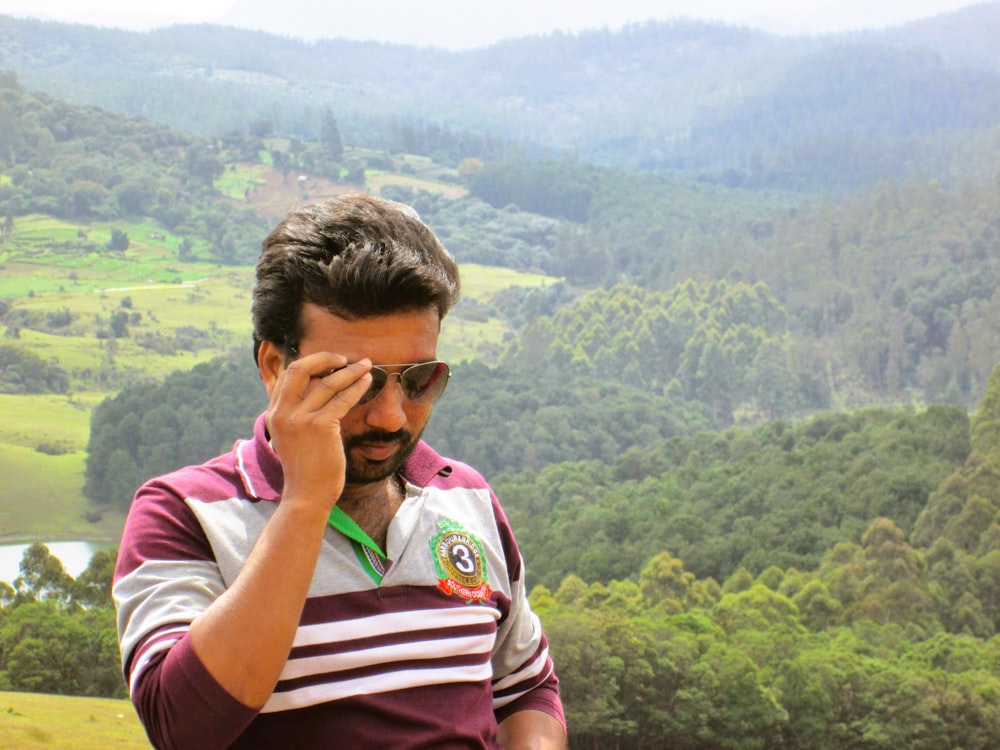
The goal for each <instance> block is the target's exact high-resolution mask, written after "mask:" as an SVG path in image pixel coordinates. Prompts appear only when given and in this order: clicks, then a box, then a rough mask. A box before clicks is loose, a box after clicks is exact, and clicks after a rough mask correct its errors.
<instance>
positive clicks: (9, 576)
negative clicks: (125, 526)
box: [0, 542, 114, 585]
mask: <svg viewBox="0 0 1000 750" xmlns="http://www.w3.org/2000/svg"><path fill="white" fill-rule="evenodd" d="M44 544H45V546H46V547H48V548H49V552H51V553H52V555H53V556H54V557H58V558H59V560H60V561H62V564H63V567H64V568H66V572H67V573H69V574H70V575H71V576H73V577H74V578H76V577H77V576H78V575H80V574H81V573H82V572H83V571H85V570H86V569H87V565H89V564H90V558H92V557H93V556H94V553H95V552H97V551H98V550H102V549H108V548H110V547H113V546H114V545H113V544H111V543H109V542H44ZM30 546H31V542H22V543H18V544H0V581H6V582H7V583H9V584H11V585H13V584H14V579H15V578H17V577H18V576H19V575H20V574H21V558H22V557H24V551H25V550H26V549H27V548H28V547H30Z"/></svg>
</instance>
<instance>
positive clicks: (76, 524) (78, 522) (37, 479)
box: [0, 443, 124, 747]
mask: <svg viewBox="0 0 1000 750" xmlns="http://www.w3.org/2000/svg"><path fill="white" fill-rule="evenodd" d="M85 457H86V454H85V453H84V452H83V451H75V452H73V453H65V454H62V455H57V456H50V455H46V454H44V453H39V452H37V451H35V450H33V449H31V448H22V447H20V446H17V445H10V444H8V443H0V476H3V477H4V481H3V486H2V487H0V540H3V541H5V542H14V541H32V540H43V539H45V540H55V539H65V540H77V539H79V540H93V541H109V540H117V539H118V537H119V536H120V535H121V529H122V523H123V522H124V516H123V515H122V514H121V513H120V512H118V511H115V510H112V509H100V513H99V516H100V517H99V518H97V517H96V516H95V515H94V511H95V508H94V506H93V504H92V503H90V501H89V500H87V498H85V497H84V496H83V491H82V488H83V469H84V460H85ZM88 518H90V519H91V520H88ZM0 747H4V745H3V744H2V743H0Z"/></svg>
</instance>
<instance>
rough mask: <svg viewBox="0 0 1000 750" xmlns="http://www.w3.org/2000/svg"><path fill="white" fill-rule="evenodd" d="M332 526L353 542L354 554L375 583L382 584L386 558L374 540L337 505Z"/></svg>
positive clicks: (332, 518) (331, 512)
mask: <svg viewBox="0 0 1000 750" xmlns="http://www.w3.org/2000/svg"><path fill="white" fill-rule="evenodd" d="M330 526H332V527H333V528H335V529H336V530H337V531H339V532H340V533H341V534H343V535H344V536H346V537H347V538H348V539H350V540H351V546H352V547H354V553H355V554H356V555H357V556H358V561H359V562H360V563H361V567H362V568H363V569H364V570H365V572H366V573H368V575H369V576H371V579H372V580H373V581H375V583H382V578H383V577H384V576H385V568H386V556H385V553H384V552H382V550H381V549H379V546H378V545H377V544H375V542H374V541H373V540H372V538H371V537H370V536H368V535H367V534H366V533H365V532H364V530H363V529H362V528H361V527H360V526H358V525H357V524H356V523H354V519H353V518H351V517H350V516H349V515H347V514H346V513H345V512H344V511H342V510H341V509H340V508H339V507H337V506H336V505H334V506H333V510H331V511H330Z"/></svg>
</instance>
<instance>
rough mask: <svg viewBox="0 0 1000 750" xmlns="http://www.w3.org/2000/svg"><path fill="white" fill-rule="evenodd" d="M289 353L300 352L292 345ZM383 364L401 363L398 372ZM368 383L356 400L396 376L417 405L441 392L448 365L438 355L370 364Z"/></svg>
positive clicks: (377, 391)
mask: <svg viewBox="0 0 1000 750" xmlns="http://www.w3.org/2000/svg"><path fill="white" fill-rule="evenodd" d="M289 348H290V349H291V352H292V354H293V355H294V356H295V358H296V359H298V358H299V357H300V356H302V355H301V354H299V352H298V350H297V349H296V348H295V347H289ZM387 367H402V368H403V369H402V370H400V371H398V372H389V371H388V370H387V369H386V368H387ZM371 376H372V384H371V386H369V388H368V390H367V391H365V394H364V395H363V396H362V397H361V398H360V399H359V400H358V404H359V405H360V404H367V403H368V402H369V401H372V400H374V399H375V398H377V397H378V395H379V394H380V393H381V392H382V391H383V390H384V389H385V387H386V386H387V385H388V384H389V379H390V378H392V377H396V378H398V379H399V387H400V389H401V390H402V391H403V395H404V396H406V398H408V399H409V400H410V401H412V402H413V403H415V404H417V406H430V405H431V404H433V403H434V402H435V401H437V400H438V399H439V398H441V394H443V393H444V389H445V388H447V387H448V380H449V378H451V368H449V367H448V363H447V362H442V361H441V360H439V359H435V360H431V361H430V362H417V363H416V364H412V365H411V364H401V365H372V369H371Z"/></svg>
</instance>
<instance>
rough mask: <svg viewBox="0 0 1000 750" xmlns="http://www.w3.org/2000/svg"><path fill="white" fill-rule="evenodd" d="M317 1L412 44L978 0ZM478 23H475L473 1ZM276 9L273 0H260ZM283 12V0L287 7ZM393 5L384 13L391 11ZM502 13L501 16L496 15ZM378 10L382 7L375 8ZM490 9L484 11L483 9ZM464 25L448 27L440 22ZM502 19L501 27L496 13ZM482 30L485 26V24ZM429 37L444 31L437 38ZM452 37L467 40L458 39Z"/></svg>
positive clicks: (760, 21)
mask: <svg viewBox="0 0 1000 750" xmlns="http://www.w3.org/2000/svg"><path fill="white" fill-rule="evenodd" d="M455 2H456V0H405V3H402V4H401V2H400V0H368V2H358V0H350V1H349V2H347V1H346V0H325V2H324V0H316V2H314V3H309V5H310V6H311V7H313V8H315V12H316V13H317V15H320V14H322V15H324V16H327V15H328V14H329V15H328V17H334V18H337V19H339V20H338V23H339V25H338V27H337V28H338V29H340V33H339V34H338V36H346V37H350V38H366V37H367V38H374V39H377V40H379V41H391V42H400V43H412V44H438V45H441V46H453V47H454V46H474V45H480V44H488V43H490V42H492V41H496V40H497V39H499V38H503V37H510V36H526V35H530V34H538V33H544V32H546V31H551V30H554V29H562V30H564V31H579V30H581V29H587V28H599V27H602V26H607V27H609V28H612V29H614V28H618V27H620V26H621V25H623V24H625V23H628V22H630V21H644V20H648V19H660V20H666V19H670V18H677V17H685V18H698V19H705V20H720V21H725V22H727V23H735V24H744V25H752V26H759V27H761V28H766V29H768V30H770V31H778V32H787V33H802V32H823V31H844V30H849V29H858V28H873V27H879V26H886V25H892V24H897V23H902V22H905V21H912V20H916V19H918V18H926V17H929V16H933V15H937V14H939V13H945V12H948V11H952V10H957V9H958V8H962V7H965V6H968V5H973V4H975V3H976V2H977V0H908V2H904V1H903V0H660V1H659V2H657V1H656V0H601V1H598V0H463V2H462V3H461V4H460V5H456V4H455ZM235 4H236V0H0V13H8V14H13V15H18V16H26V15H31V16H35V17H37V18H46V19H54V20H62V21H77V22H82V23H94V24H101V25H112V26H121V27H125V28H138V29H141V28H152V27H155V26H162V25H166V24H169V23H175V22H202V21H216V20H218V19H220V18H221V17H222V16H224V15H225V14H226V13H227V11H229V10H230V9H231V8H232V6H233V5H235ZM436 4H440V8H439V10H441V11H444V10H446V9H447V8H448V6H450V7H452V8H455V7H461V8H462V11H463V12H461V13H457V14H456V13H451V14H449V15H448V16H437V17H436V18H435V19H434V22H433V23H419V24H415V23H414V21H413V17H412V16H411V17H407V14H406V13H403V12H400V10H401V9H406V10H412V11H413V12H421V13H425V14H427V15H429V16H434V15H435V14H434V11H435V5H436ZM477 4H478V5H479V6H480V7H482V8H483V9H484V14H483V16H484V19H485V17H486V16H488V17H489V20H488V21H486V22H484V23H481V24H476V22H475V21H476V5H477ZM266 5H270V6H271V7H272V8H279V9H280V8H281V5H282V4H278V5H277V6H275V5H274V3H273V0H270V1H269V2H266ZM285 7H286V8H287V5H286V6H285ZM390 7H391V8H392V10H387V9H389V8H390ZM501 9H502V10H503V11H505V12H504V13H503V14H502V16H500V15H498V11H500V10H501ZM380 10H381V12H380ZM487 11H488V12H487ZM446 17H450V18H452V19H453V21H454V24H456V25H459V24H460V25H462V31H463V32H464V33H456V31H457V29H456V28H454V27H453V28H451V29H449V30H448V33H447V35H445V33H444V28H443V27H444V25H445V22H444V19H445V18H446ZM500 17H502V18H503V23H498V22H497V20H496V19H497V18H500ZM484 27H485V28H484ZM435 33H439V34H440V36H438V37H435ZM455 39H461V40H463V41H462V43H461V44H456V43H454V40H455Z"/></svg>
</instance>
